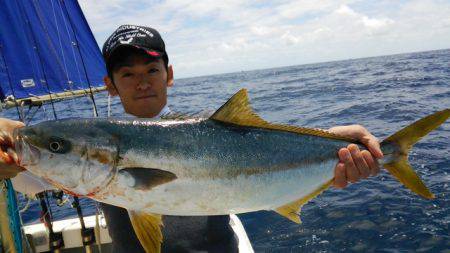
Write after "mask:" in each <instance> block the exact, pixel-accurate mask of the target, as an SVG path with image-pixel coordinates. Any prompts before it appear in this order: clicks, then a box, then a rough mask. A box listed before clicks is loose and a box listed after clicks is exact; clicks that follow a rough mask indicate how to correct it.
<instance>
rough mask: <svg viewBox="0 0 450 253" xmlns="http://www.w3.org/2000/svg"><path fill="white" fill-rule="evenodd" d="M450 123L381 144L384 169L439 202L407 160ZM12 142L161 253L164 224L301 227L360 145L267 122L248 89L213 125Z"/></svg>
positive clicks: (90, 124) (32, 165)
mask: <svg viewBox="0 0 450 253" xmlns="http://www.w3.org/2000/svg"><path fill="white" fill-rule="evenodd" d="M449 116H450V109H447V110H443V111H440V112H436V113H434V114H432V115H430V116H428V117H425V118H423V119H421V120H419V121H417V122H415V123H413V124H412V125H410V126H408V127H406V128H404V129H402V130H400V131H399V132H397V133H395V134H394V135H392V136H390V137H388V138H387V139H385V140H384V141H383V142H382V143H381V149H382V151H383V153H384V157H385V158H384V160H383V161H381V164H382V165H383V166H384V167H385V168H386V169H387V170H388V171H389V172H390V173H391V174H393V175H394V176H395V177H396V178H397V179H398V180H399V181H400V182H402V183H403V184H404V185H405V186H406V187H408V188H409V189H411V190H412V191H413V192H415V193H417V194H419V195H420V196H422V197H424V198H428V199H431V198H433V197H434V195H433V194H432V193H431V192H430V191H429V190H428V189H427V187H426V186H425V185H424V183H423V182H422V181H421V180H420V178H419V177H418V176H417V175H416V173H415V172H414V171H413V170H412V169H411V167H410V165H409V164H408V161H407V156H408V151H409V150H410V149H411V147H412V145H413V144H414V143H416V142H417V141H418V140H419V139H420V138H421V137H422V136H424V135H426V134H427V133H428V132H430V131H431V130H433V129H435V128H436V127H438V126H439V125H440V124H442V123H443V122H445V120H446V119H447V118H448V117H449ZM16 138H17V141H16V143H17V147H16V150H17V152H18V155H19V160H20V163H21V164H22V165H23V166H24V167H26V168H27V170H29V171H31V172H32V173H34V174H36V175H38V176H40V177H42V178H45V179H47V180H48V181H49V182H51V183H53V184H54V185H55V186H57V187H59V188H61V189H64V190H65V191H66V192H69V193H72V194H75V195H82V196H88V197H90V198H92V199H94V200H97V201H101V202H105V203H108V204H112V205H116V206H120V207H124V208H126V209H128V210H129V213H130V218H131V221H132V224H133V227H134V229H135V231H136V234H137V236H138V238H139V239H140V241H141V243H142V245H143V247H144V248H145V249H146V251H148V252H157V251H159V250H160V243H161V241H162V235H161V231H160V224H161V217H160V215H189V216H191V215H225V214H232V213H233V214H239V213H246V212H253V211H258V210H274V211H276V212H277V213H279V214H281V215H283V216H284V217H287V218H288V219H290V220H292V221H294V222H297V223H300V218H299V212H300V208H301V207H302V205H304V204H305V203H307V202H308V201H309V200H311V199H312V198H314V197H316V196H317V195H318V194H320V193H321V192H322V191H324V190H326V189H327V188H328V187H329V186H330V185H331V184H332V182H333V176H334V167H335V165H336V163H337V162H338V156H337V152H338V150H339V149H340V148H342V147H345V146H347V145H348V144H349V143H357V142H355V140H353V139H349V138H347V137H343V136H339V135H336V134H333V133H330V132H327V131H324V130H319V129H311V128H304V127H297V126H287V125H278V124H272V123H269V122H267V121H265V120H263V119H261V118H260V117H259V116H258V115H256V114H255V113H254V112H253V111H252V109H251V108H250V106H249V102H248V97H247V92H246V90H241V91H239V92H238V93H236V94H235V95H234V96H233V97H231V98H230V99H229V100H228V102H227V103H225V104H224V105H223V106H222V107H221V108H220V109H219V110H217V111H216V112H215V113H214V114H213V115H212V116H211V117H210V118H207V119H184V118H172V119H161V120H147V119H66V120H58V121H48V122H43V123H39V124H36V125H34V126H28V127H24V128H22V129H20V130H18V131H17V132H16ZM357 144H359V143H357ZM359 145H361V144H359Z"/></svg>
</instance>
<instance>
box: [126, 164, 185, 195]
mask: <svg viewBox="0 0 450 253" xmlns="http://www.w3.org/2000/svg"><path fill="white" fill-rule="evenodd" d="M118 177H119V180H121V181H122V180H123V182H125V184H126V185H128V186H129V187H133V188H134V189H137V190H148V189H151V188H153V187H155V186H158V185H161V184H165V183H168V182H170V181H172V180H175V179H176V178H177V176H176V175H175V174H173V173H172V172H169V171H165V170H159V169H151V168H138V167H133V168H124V169H121V170H119V173H118Z"/></svg>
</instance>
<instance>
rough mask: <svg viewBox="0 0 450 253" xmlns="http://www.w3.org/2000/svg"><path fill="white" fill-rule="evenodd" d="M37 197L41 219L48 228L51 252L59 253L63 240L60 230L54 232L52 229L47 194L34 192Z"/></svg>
mask: <svg viewBox="0 0 450 253" xmlns="http://www.w3.org/2000/svg"><path fill="white" fill-rule="evenodd" d="M36 197H37V198H38V199H39V202H40V204H41V209H42V217H41V218H42V220H43V222H44V224H45V226H46V227H47V229H48V236H49V248H50V250H51V251H52V252H55V253H60V252H61V249H62V248H63V247H64V240H63V237H62V232H58V233H55V232H54V231H53V225H52V215H50V211H49V207H48V206H47V202H46V199H47V195H46V193H45V191H43V192H40V193H38V194H36Z"/></svg>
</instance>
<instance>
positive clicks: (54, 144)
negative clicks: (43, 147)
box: [49, 141, 61, 152]
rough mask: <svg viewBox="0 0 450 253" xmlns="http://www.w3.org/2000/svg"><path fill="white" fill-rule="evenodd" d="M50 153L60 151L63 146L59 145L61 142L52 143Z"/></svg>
mask: <svg viewBox="0 0 450 253" xmlns="http://www.w3.org/2000/svg"><path fill="white" fill-rule="evenodd" d="M49 148H50V151H52V152H58V150H59V149H60V148H61V145H60V144H59V142H57V141H54V142H50V146H49Z"/></svg>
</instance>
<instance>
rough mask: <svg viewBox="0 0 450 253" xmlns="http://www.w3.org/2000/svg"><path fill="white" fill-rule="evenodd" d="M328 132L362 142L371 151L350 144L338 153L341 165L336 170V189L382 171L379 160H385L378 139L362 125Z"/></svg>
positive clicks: (341, 127)
mask: <svg viewBox="0 0 450 253" xmlns="http://www.w3.org/2000/svg"><path fill="white" fill-rule="evenodd" d="M328 131H330V132H332V133H335V134H338V135H342V136H346V137H350V138H353V139H356V140H358V141H360V142H361V143H362V144H364V145H365V146H366V147H367V148H368V150H369V151H367V150H363V151H360V150H359V148H358V146H357V145H355V144H350V145H348V146H347V147H346V148H341V149H340V150H339V152H338V155H339V163H338V164H337V165H336V167H335V169H334V187H336V188H344V187H345V186H347V183H348V182H351V183H355V182H357V181H358V180H359V179H361V178H367V177H369V176H370V175H372V176H375V175H377V174H378V172H379V171H380V167H379V165H378V162H377V159H380V158H383V153H382V152H381V149H380V144H379V143H378V140H377V138H375V136H373V135H372V134H371V133H369V131H367V129H365V128H364V127H363V126H360V125H350V126H337V127H333V128H330V129H329V130H328Z"/></svg>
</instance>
